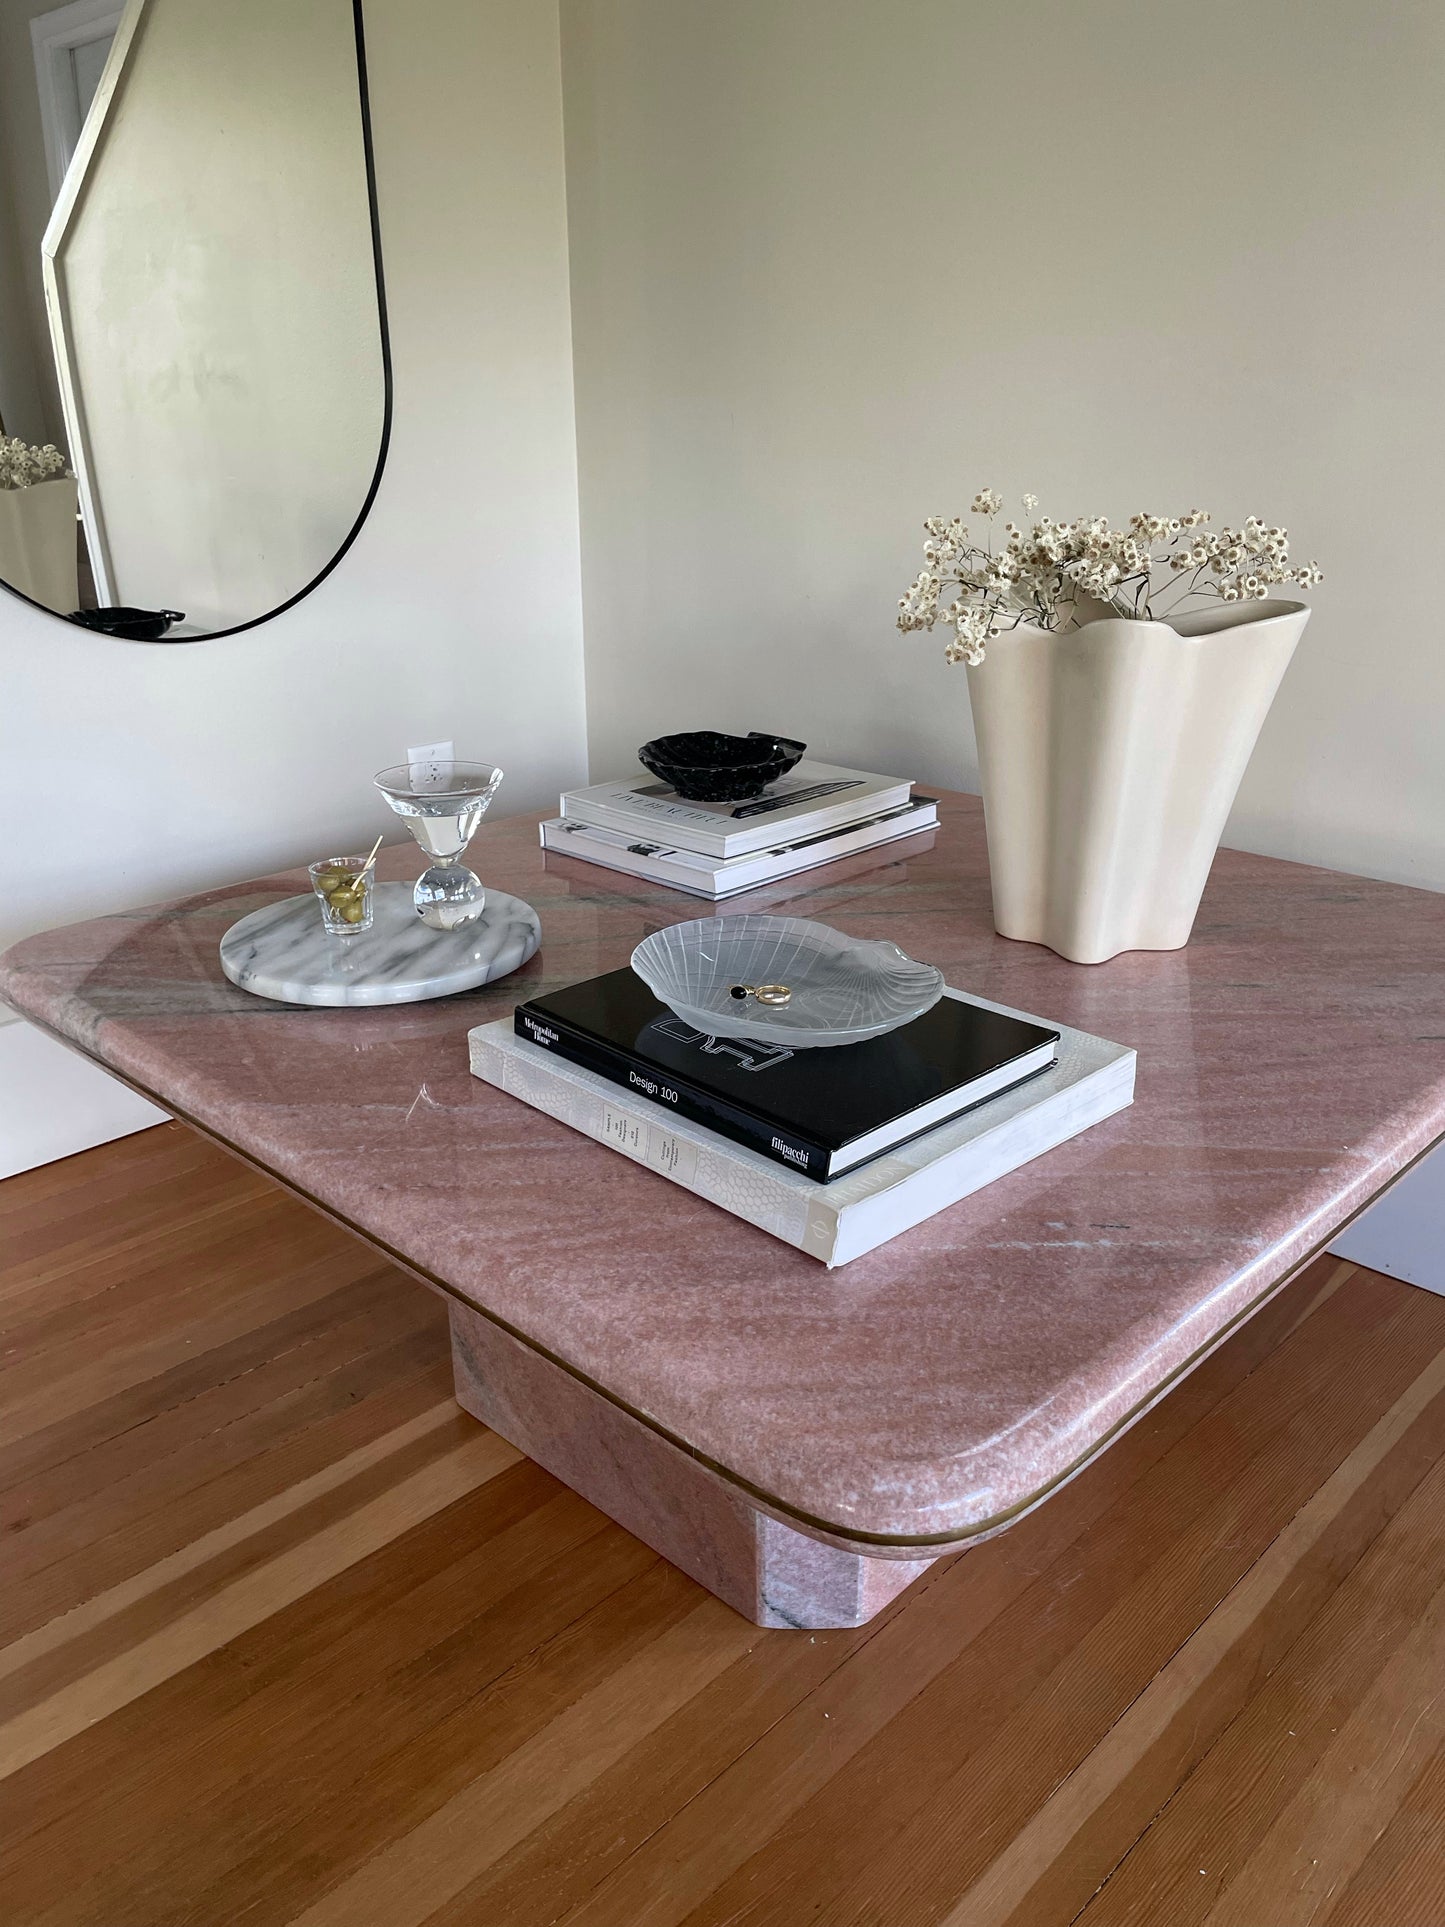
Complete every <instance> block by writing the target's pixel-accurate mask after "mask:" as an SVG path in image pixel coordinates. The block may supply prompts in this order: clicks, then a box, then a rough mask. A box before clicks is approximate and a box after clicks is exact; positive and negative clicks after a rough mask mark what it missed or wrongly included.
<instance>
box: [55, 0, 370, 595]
mask: <svg viewBox="0 0 1445 1927" xmlns="http://www.w3.org/2000/svg"><path fill="white" fill-rule="evenodd" d="M66 187H67V191H74V192H76V193H77V195H78V198H77V199H76V201H75V203H74V205H73V206H72V207H71V208H70V209H69V211H68V213H65V214H64V215H63V216H62V217H60V218H63V220H64V231H63V233H61V234H58V235H57V233H55V232H52V233H51V235H50V236H48V237H47V241H46V247H47V249H48V250H50V251H52V252H53V254H54V259H55V272H56V281H57V286H58V288H59V290H60V293H61V300H62V306H63V313H64V318H65V331H66V353H67V359H68V363H69V368H70V378H71V381H72V383H73V384H74V388H75V391H76V394H77V397H78V401H79V408H80V419H81V420H82V421H83V422H84V429H85V454H86V461H87V465H88V469H89V475H90V484H91V490H92V495H93V499H94V501H95V504H96V508H97V522H98V528H99V531H100V534H101V539H102V548H103V552H104V553H105V555H106V556H107V558H108V574H109V577H110V590H111V594H110V600H111V601H113V602H117V603H130V604H138V605H140V606H141V607H143V608H172V609H182V610H184V611H185V612H186V614H187V616H188V618H189V621H190V624H191V626H192V628H193V629H200V630H202V631H205V630H213V629H224V628H228V627H231V626H232V625H234V624H236V623H240V622H248V621H251V620H252V619H254V618H255V617H256V616H259V615H264V614H266V613H267V612H268V611H270V610H272V609H274V608H277V607H278V606H279V605H280V604H281V603H283V602H286V601H288V600H289V599H290V597H291V596H293V595H295V594H296V593H297V592H298V591H299V590H301V589H302V588H304V587H305V585H306V584H307V583H308V582H310V581H311V580H312V578H313V577H314V576H315V575H316V574H317V572H318V571H319V570H320V569H321V568H323V567H324V566H325V565H326V563H327V562H328V561H329V560H330V559H331V557H332V556H333V555H334V554H335V553H336V551H337V549H338V548H339V547H340V546H341V544H342V542H343V541H344V540H345V538H346V535H347V533H348V531H349V530H350V528H351V526H352V524H353V522H354V521H355V520H356V516H357V514H358V512H359V510H360V508H361V504H362V502H363V501H364V500H365V499H366V492H367V489H368V488H369V487H370V485H371V480H372V476H373V474H374V472H375V469H376V461H377V454H378V451H379V449H380V446H381V434H382V419H383V399H384V386H383V376H382V360H381V334H380V327H379V322H378V317H377V307H376V295H375V274H374V267H373V257H372V244H371V216H370V208H369V204H368V201H367V193H366V165H365V151H364V147H363V144H362V126H361V110H360V104H359V97H358V91H357V82H356V57H355V34H354V29H353V24H352V11H351V3H350V0H308V4H307V5H306V6H303V7H298V6H297V5H296V4H295V0H247V4H246V5H245V6H237V5H236V4H235V0H146V4H145V6H144V8H143V9H142V11H141V13H140V15H139V20H138V24H137V27H136V32H135V38H134V39H133V41H132V42H131V46H130V50H129V53H128V56H127V58H126V60H125V62H124V65H123V68H122V70H121V74H120V78H119V82H118V84H117V87H116V92H115V95H114V98H113V99H112V101H111V104H110V107H109V110H108V111H107V113H106V115H105V117H104V120H103V121H102V122H101V123H100V132H99V137H98V141H97V145H96V147H95V149H94V151H93V153H92V154H91V155H90V157H89V160H88V161H87V162H86V164H85V166H84V168H83V170H82V169H81V165H80V156H77V160H76V163H75V165H74V166H73V167H72V172H71V176H70V178H69V179H68V180H67V183H66ZM64 205H65V203H64V200H62V207H64ZM57 225H58V223H57ZM70 440H71V443H72V444H73V445H74V444H77V443H78V441H79V435H78V433H77V431H76V430H75V429H74V428H73V429H72V431H71V435H70Z"/></svg>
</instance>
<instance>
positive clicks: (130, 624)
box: [67, 609, 186, 642]
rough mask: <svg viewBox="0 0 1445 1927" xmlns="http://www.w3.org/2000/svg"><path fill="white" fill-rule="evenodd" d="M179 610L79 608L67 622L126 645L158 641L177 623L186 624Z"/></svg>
mask: <svg viewBox="0 0 1445 1927" xmlns="http://www.w3.org/2000/svg"><path fill="white" fill-rule="evenodd" d="M185 619H186V618H185V614H184V612H183V611H182V610H180V609H77V610H76V611H75V613H74V614H73V615H72V616H69V617H67V621H70V622H78V623H80V624H81V626H82V627H83V628H86V629H99V630H100V632H101V634H102V635H107V636H119V637H120V638H121V639H122V641H124V642H159V641H160V639H161V637H162V636H163V635H164V634H165V632H166V630H167V629H169V628H170V626H171V624H172V623H174V622H184V621H185Z"/></svg>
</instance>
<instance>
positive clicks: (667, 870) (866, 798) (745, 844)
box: [542, 761, 938, 902]
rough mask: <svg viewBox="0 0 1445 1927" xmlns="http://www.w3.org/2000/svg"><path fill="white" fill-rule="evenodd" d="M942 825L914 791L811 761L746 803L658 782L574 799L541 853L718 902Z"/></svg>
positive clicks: (642, 780)
mask: <svg viewBox="0 0 1445 1927" xmlns="http://www.w3.org/2000/svg"><path fill="white" fill-rule="evenodd" d="M937 823H938V806H937V802H936V800H935V799H934V798H933V797H928V796H915V795H914V794H913V785H912V783H911V782H908V781H904V780H902V779H900V778H899V777H896V776H875V775H870V774H869V773H868V772H867V771H865V770H856V769H841V768H838V767H837V766H835V765H834V764H832V763H814V762H806V761H805V762H801V763H799V764H798V765H797V766H796V767H795V768H794V769H792V770H790V771H789V772H788V774H787V775H786V776H783V777H780V778H779V779H778V781H777V782H776V783H770V784H769V785H768V787H767V788H766V789H765V790H764V791H763V792H762V794H761V795H760V796H755V797H751V798H749V800H748V801H747V802H746V803H695V802H691V801H688V800H686V799H685V798H683V797H680V796H679V795H678V794H677V793H676V791H675V790H670V789H669V788H668V787H667V785H666V784H665V783H659V782H657V781H655V780H653V779H652V778H650V777H639V778H638V780H637V781H636V782H635V783H634V782H627V781H623V782H615V783H594V784H593V785H592V786H591V788H589V789H580V790H568V791H567V792H566V794H565V795H564V796H563V797H562V813H561V815H560V816H554V817H551V818H549V819H548V820H547V821H546V822H544V823H543V825H542V847H543V849H544V850H556V851H559V852H562V853H564V854H566V855H567V856H574V857H581V858H583V859H584V860H585V861H586V862H588V863H600V864H601V865H602V866H603V867H604V868H605V869H609V870H622V871H625V872H626V873H627V875H628V876H635V877H643V878H645V879H646V880H647V881H648V882H650V883H663V884H667V885H668V886H669V887H670V888H671V889H674V890H686V891H687V892H688V893H689V895H691V896H696V897H707V898H709V899H710V900H711V901H713V902H716V901H717V900H718V899H719V898H721V897H731V896H736V895H737V894H738V893H739V892H740V891H742V890H754V889H757V888H758V886H759V885H761V884H764V883H775V882H777V881H778V879H779V878H781V877H789V876H794V875H796V874H797V873H798V872H799V871H802V870H813V869H816V868H817V867H818V866H819V864H823V863H832V862H833V861H834V860H835V859H836V858H838V857H843V856H852V855H855V854H857V853H858V852H860V851H865V850H872V849H875V848H877V847H878V846H879V845H880V844H885V843H896V842H898V841H899V840H900V839H901V838H903V837H907V836H917V835H918V834H919V833H920V832H922V831H924V830H931V829H934V828H936V827H937Z"/></svg>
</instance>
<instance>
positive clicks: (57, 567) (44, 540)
mask: <svg viewBox="0 0 1445 1927" xmlns="http://www.w3.org/2000/svg"><path fill="white" fill-rule="evenodd" d="M75 516H76V482H75V477H74V476H73V475H56V476H54V477H53V478H52V479H51V480H50V481H48V482H32V483H31V485H30V487H29V488H0V581H5V582H8V583H9V584H10V586H11V588H12V589H18V590H19V591H20V593H21V594H22V595H28V596H29V597H30V598H31V600H32V601H34V602H39V603H41V604H43V606H44V607H45V608H47V609H54V610H56V611H57V613H58V614H60V615H63V616H68V615H69V614H70V613H71V612H72V611H73V610H74V609H76V608H78V607H79V604H80V587H79V578H78V575H77V564H78V558H79V547H78V544H79V539H80V531H79V527H78V525H77V523H76V519H75Z"/></svg>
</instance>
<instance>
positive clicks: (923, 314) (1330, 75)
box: [562, 0, 1445, 887]
mask: <svg viewBox="0 0 1445 1927" xmlns="http://www.w3.org/2000/svg"><path fill="white" fill-rule="evenodd" d="M562 12H563V45H564V72H565V82H566V107H567V143H568V173H569V179H568V193H569V214H570V224H571V236H572V287H573V325H574V332H575V335H576V341H577V352H576V373H577V411H578V433H579V461H580V474H581V489H582V530H583V565H584V585H585V595H586V607H587V665H588V695H589V726H590V741H591V750H592V768H593V775H594V777H602V776H605V775H609V774H612V773H613V772H614V771H620V770H621V769H623V768H625V767H627V766H628V765H629V762H630V752H631V750H632V749H633V748H634V746H635V745H636V744H637V743H639V742H642V741H643V740H644V739H645V738H646V737H647V736H649V735H651V734H652V733H654V732H655V731H656V730H657V729H659V728H669V727H672V728H676V727H689V726H696V725H698V724H703V723H706V724H713V725H719V726H722V727H737V728H779V729H782V730H784V731H786V732H788V733H790V734H793V735H799V736H803V737H806V738H807V739H808V740H809V741H810V742H811V743H812V744H813V746H814V747H815V748H816V749H817V750H818V751H820V752H822V753H823V754H825V755H827V756H829V757H831V758H835V759H838V760H842V761H851V762H858V763H861V764H864V765H865V766H871V767H881V768H885V769H896V770H900V771H906V772H909V773H913V774H916V775H917V776H919V777H920V778H923V779H925V780H928V781H932V782H948V783H959V784H962V785H964V786H965V787H968V786H974V785H975V774H976V771H975V760H974V750H973V743H972V735H971V730H970V724H969V716H968V702H967V696H966V693H965V687H964V681H963V677H962V673H961V672H960V671H948V670H945V668H944V667H943V666H942V664H941V662H940V660H939V654H940V647H941V645H940V644H939V643H938V642H937V641H936V640H935V639H930V638H927V637H922V638H907V639H904V638H902V637H899V636H898V635H897V634H896V633H895V632H894V630H893V627H892V620H893V615H894V605H895V602H896V598H897V596H898V595H899V593H900V592H901V590H902V588H903V586H904V584H905V582H906V581H907V579H908V578H909V577H910V575H911V574H912V573H913V572H914V571H915V570H916V568H917V567H918V566H919V555H918V549H919V544H920V542H921V539H922V537H921V532H920V530H919V526H918V525H919V523H920V522H921V521H922V519H923V517H924V516H925V515H929V514H937V513H945V514H947V513H955V512H960V511H962V512H966V511H967V507H968V503H969V500H970V498H971V496H972V494H973V492H974V490H975V489H976V488H977V487H979V486H980V485H982V484H984V483H988V484H992V485H995V486H998V487H1001V488H1003V489H1005V490H1006V491H1008V493H1009V494H1010V495H1013V496H1016V495H1017V494H1018V493H1019V492H1020V491H1022V490H1024V489H1032V490H1034V491H1036V492H1038V493H1039V494H1040V495H1042V496H1043V498H1044V506H1045V509H1046V510H1047V509H1052V510H1054V511H1055V512H1061V513H1063V514H1066V515H1073V514H1076V513H1079V512H1081V511H1084V510H1087V511H1090V512H1102V513H1106V514H1109V515H1112V516H1122V515H1127V514H1128V513H1129V512H1130V511H1131V510H1133V509H1135V508H1137V507H1142V506H1148V507H1151V508H1154V509H1155V510H1156V511H1157V510H1160V509H1163V510H1165V511H1172V510H1174V509H1175V508H1176V506H1177V507H1181V508H1184V507H1190V506H1192V505H1194V504H1195V503H1202V504H1204V505H1206V506H1212V507H1213V508H1214V509H1215V511H1216V513H1217V514H1219V515H1222V516H1226V517H1233V516H1241V515H1243V514H1245V513H1247V512H1250V511H1257V512H1259V513H1260V514H1262V515H1264V516H1265V517H1266V518H1268V519H1270V520H1279V521H1283V522H1285V523H1287V524H1289V525H1290V526H1291V527H1292V528H1293V529H1294V530H1295V532H1296V535H1297V539H1298V542H1299V545H1300V547H1301V549H1302V551H1303V552H1304V553H1305V554H1307V555H1308V554H1312V555H1316V556H1318V558H1319V560H1320V562H1321V563H1322V565H1323V566H1324V568H1325V569H1326V571H1327V573H1328V580H1327V581H1326V583H1325V584H1324V586H1323V587H1322V588H1321V589H1320V590H1318V591H1317V592H1316V594H1315V598H1314V599H1315V602H1316V607H1317V615H1316V618H1315V621H1314V623H1313V625H1312V627H1311V629H1310V631H1309V633H1308V635H1307V636H1306V639H1305V642H1304V644H1303V646H1302V650H1301V653H1300V655H1299V656H1298V657H1297V659H1296V663H1295V665H1294V667H1293V668H1292V669H1291V671H1290V673H1289V676H1288V677H1287V679H1286V682H1285V685H1284V688H1283V690H1282V692H1281V695H1280V697H1279V700H1278V702H1277V704H1276V706H1275V709H1274V712H1273V714H1272V715H1271V718H1270V720H1269V722H1268V724H1267V726H1266V729H1265V732H1264V736H1263V738H1262V740H1261V743H1260V746H1259V749H1258V751H1257V753H1256V755H1255V758H1254V762H1253V764H1252V766H1251V769H1250V771H1249V774H1248V775H1247V777H1246V779H1245V784H1244V787H1243V790H1242V791H1241V794H1240V799H1239V803H1238V806H1237V808H1236V811H1235V815H1234V818H1233V821H1232V824H1231V829H1230V840H1231V841H1232V842H1235V843H1237V844H1240V845H1243V846H1245V847H1249V848H1254V849H1260V850H1266V851H1271V852H1274V853H1277V854H1281V855H1288V856H1298V857H1303V858H1306V859H1308V860H1311V861H1314V862H1322V863H1330V864H1337V865H1340V866H1342V867H1344V868H1346V869H1354V870H1358V871H1363V872H1368V873H1374V874H1378V875H1383V876H1388V877H1395V878H1400V879H1403V880H1405V881H1408V882H1419V883H1430V884H1432V885H1434V886H1436V887H1445V756H1442V755H1441V740H1442V726H1441V718H1442V712H1445V648H1442V646H1441V642H1440V637H1439V635H1438V633H1437V628H1438V625H1437V624H1436V623H1435V622H1434V619H1433V604H1434V602H1435V600H1436V598H1435V597H1434V596H1433V594H1432V593H1431V591H1430V589H1429V587H1428V571H1429V569H1430V568H1432V567H1433V566H1434V551H1435V549H1437V548H1438V542H1437V541H1436V539H1435V536H1434V534H1433V533H1432V532H1431V531H1432V530H1433V526H1434V525H1433V520H1432V518H1433V517H1434V515H1435V509H1436V504H1437V503H1438V501H1439V500H1440V499H1441V497H1442V495H1445V447H1442V437H1441V420H1442V403H1445V381H1442V375H1441V355H1440V348H1439V334H1440V325H1441V323H1440V316H1441V312H1442V303H1445V257H1442V246H1445V205H1442V201H1445V141H1442V135H1441V132H1440V127H1441V121H1440V109H1439V91H1440V78H1441V75H1442V73H1445V12H1442V10H1441V9H1440V8H1439V7H1438V6H1437V5H1434V4H1433V3H1432V0H1406V4H1397V5H1392V6H1389V7H1386V8H1376V7H1372V6H1370V5H1369V4H1367V0H1322V3H1321V4H1316V5H1313V6H1307V5H1304V4H1300V3H1299V0H1216V4H1211V5H1209V6H1206V7H1200V6H1197V5H1192V4H1191V5H1185V4H1181V0H1164V3H1163V4H1155V3H1154V0H1084V4H1080V5H1074V6H1066V5H1064V4H1062V3H1061V0H1055V3H1054V4H1052V5H1050V6H1048V7H1046V8H1042V9H1040V8H1027V9H1020V8H1017V7H1013V8H1010V7H1001V6H985V5H983V4H980V3H979V0H967V3H966V4H959V0H891V4H888V5H880V4H878V3H877V0H782V3H781V4H780V0H728V4H727V5H725V6H718V5H716V4H703V0H608V3H607V4H605V5H598V4H595V0H563V9H562ZM1397 519H1398V520H1399V521H1403V522H1405V523H1407V524H1409V525H1410V526H1411V527H1413V528H1414V529H1415V530H1417V531H1419V533H1417V534H1416V535H1414V536H1413V538H1411V539H1412V541H1413V545H1414V546H1413V553H1411V552H1409V551H1407V552H1406V553H1404V554H1400V553H1397V552H1396V551H1394V550H1393V549H1392V547H1391V546H1390V543H1391V536H1390V531H1391V528H1392V525H1394V524H1396V522H1397ZM1412 611H1413V612H1418V613H1419V615H1420V618H1421V619H1420V620H1419V621H1418V623H1416V624H1414V625H1412V622H1411V620H1410V616H1411V612H1412Z"/></svg>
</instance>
